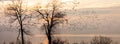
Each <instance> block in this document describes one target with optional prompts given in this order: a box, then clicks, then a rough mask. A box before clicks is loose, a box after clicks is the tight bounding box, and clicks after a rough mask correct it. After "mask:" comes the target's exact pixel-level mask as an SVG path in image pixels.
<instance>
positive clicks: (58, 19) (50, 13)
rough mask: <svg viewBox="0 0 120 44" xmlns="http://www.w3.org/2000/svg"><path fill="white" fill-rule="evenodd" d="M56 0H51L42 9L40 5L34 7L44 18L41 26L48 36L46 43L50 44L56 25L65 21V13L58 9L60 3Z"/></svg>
mask: <svg viewBox="0 0 120 44" xmlns="http://www.w3.org/2000/svg"><path fill="white" fill-rule="evenodd" d="M58 3H59V2H58V0H52V3H49V4H48V5H47V7H46V9H42V8H41V7H40V8H38V6H37V9H35V11H36V12H37V13H39V15H40V16H41V17H42V19H44V21H45V22H44V24H43V26H42V27H43V28H44V30H45V34H46V36H47V38H48V43H49V44H52V43H51V42H52V39H53V34H54V32H55V31H54V29H55V28H56V25H58V24H60V23H63V22H64V21H65V18H64V16H65V14H64V13H63V12H62V11H59V10H60V9H59V7H60V5H59V4H58Z"/></svg>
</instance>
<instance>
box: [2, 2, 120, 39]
mask: <svg viewBox="0 0 120 44" xmlns="http://www.w3.org/2000/svg"><path fill="white" fill-rule="evenodd" d="M3 1H5V2H4V3H6V1H7V0H3ZM28 1H29V2H27V3H28V4H30V6H32V5H34V3H36V1H37V0H34V1H33V0H28ZM48 1H49V0H42V3H43V4H46V3H47V2H48ZM61 2H62V3H64V6H65V7H64V8H67V9H72V8H73V6H75V5H74V4H73V3H78V4H76V5H77V6H76V7H75V8H76V9H77V10H66V12H67V18H68V21H69V22H68V24H67V25H62V26H59V29H58V31H59V32H60V33H62V34H76V35H77V34H78V35H79V34H101V35H102V34H106V35H107V34H108V35H118V37H120V35H119V34H120V0H61ZM2 4H3V3H2V1H1V2H0V10H3V7H2V6H1V5H2ZM3 19H4V20H3ZM3 24H4V25H3ZM4 29H13V28H10V27H9V19H8V18H6V17H5V16H4V15H3V11H0V30H4ZM31 29H32V27H31ZM63 30H65V31H63ZM108 30H109V31H108ZM33 31H35V33H36V32H39V31H38V30H37V29H36V30H33ZM15 34H16V32H11V31H10V32H9V31H7V32H4V31H3V32H0V35H2V36H0V41H4V40H9V41H10V40H11V39H12V38H15V37H12V36H14V35H15ZM38 34H39V33H37V34H36V35H38ZM40 34H41V33H40ZM42 34H43V33H42ZM10 35H12V36H11V37H10V38H9V37H8V36H10ZM4 38H6V39H4ZM119 39H120V38H119ZM76 40H77V39H76Z"/></svg>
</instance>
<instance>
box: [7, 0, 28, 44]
mask: <svg viewBox="0 0 120 44" xmlns="http://www.w3.org/2000/svg"><path fill="white" fill-rule="evenodd" d="M11 2H12V3H10V4H8V5H7V6H6V9H5V10H6V11H5V13H6V14H7V15H8V16H12V17H13V18H14V19H12V21H11V22H12V23H13V22H15V21H17V22H18V24H19V29H18V30H19V31H18V32H19V34H18V36H17V42H22V43H21V44H25V42H24V41H25V40H24V34H29V31H26V30H25V29H24V28H23V25H24V24H23V21H25V19H26V18H27V17H26V15H25V14H24V13H25V11H26V9H25V8H24V7H23V2H22V0H12V1H11ZM20 35H21V41H20V40H19V37H20Z"/></svg>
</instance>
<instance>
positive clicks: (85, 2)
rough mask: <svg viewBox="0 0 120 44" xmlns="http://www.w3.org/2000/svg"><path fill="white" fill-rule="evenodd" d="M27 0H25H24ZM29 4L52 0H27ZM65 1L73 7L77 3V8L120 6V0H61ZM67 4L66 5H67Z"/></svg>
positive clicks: (68, 5) (44, 2)
mask: <svg viewBox="0 0 120 44" xmlns="http://www.w3.org/2000/svg"><path fill="white" fill-rule="evenodd" d="M24 1H25V0H24ZM26 1H28V4H29V5H34V3H36V2H38V1H41V2H42V4H46V3H48V2H49V1H50V0H26ZM60 1H61V2H63V3H65V4H66V5H67V8H68V7H73V5H74V4H73V3H78V2H79V3H78V4H76V5H77V7H76V8H104V7H112V6H120V0H60ZM66 5H65V6H66Z"/></svg>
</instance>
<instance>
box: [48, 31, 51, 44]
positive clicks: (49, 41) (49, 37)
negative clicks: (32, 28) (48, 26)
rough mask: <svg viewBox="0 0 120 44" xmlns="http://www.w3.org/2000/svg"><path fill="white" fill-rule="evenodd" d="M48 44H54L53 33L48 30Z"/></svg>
mask: <svg viewBox="0 0 120 44" xmlns="http://www.w3.org/2000/svg"><path fill="white" fill-rule="evenodd" d="M48 43H49V44H52V37H51V31H50V30H48Z"/></svg>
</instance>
